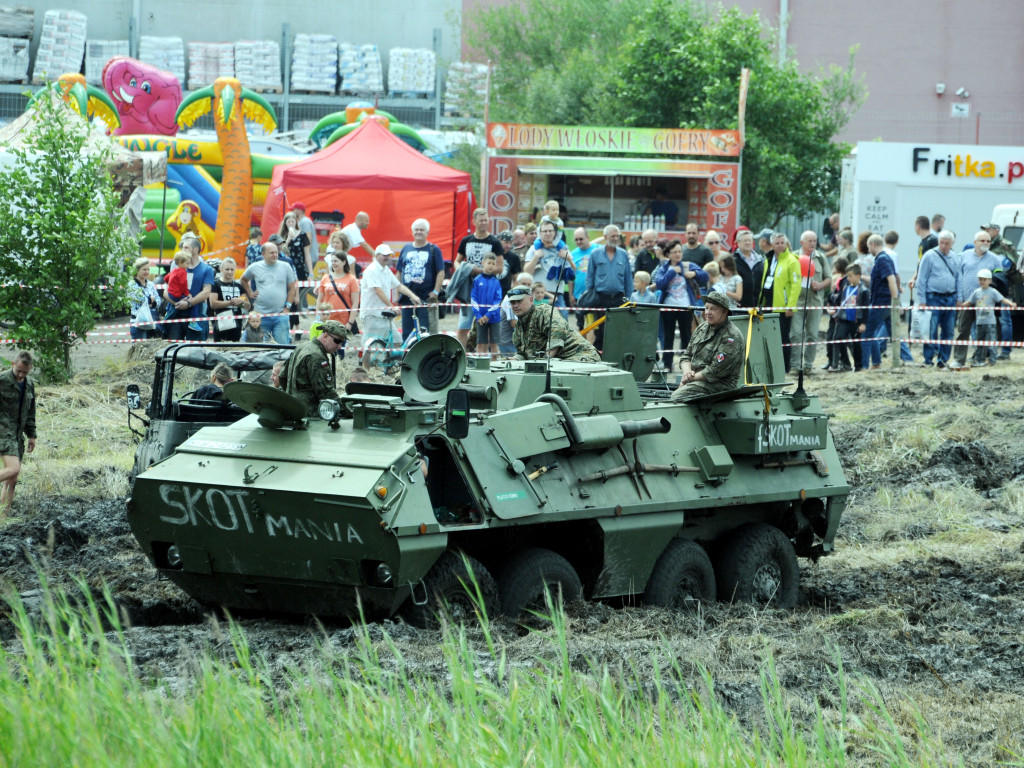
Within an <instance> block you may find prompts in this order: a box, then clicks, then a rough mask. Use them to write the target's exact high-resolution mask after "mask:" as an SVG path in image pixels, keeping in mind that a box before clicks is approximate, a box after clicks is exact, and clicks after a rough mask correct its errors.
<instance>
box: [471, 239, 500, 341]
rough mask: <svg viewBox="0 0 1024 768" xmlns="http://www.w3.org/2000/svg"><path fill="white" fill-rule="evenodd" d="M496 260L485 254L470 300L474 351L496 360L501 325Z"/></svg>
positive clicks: (491, 254)
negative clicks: (481, 270)
mask: <svg viewBox="0 0 1024 768" xmlns="http://www.w3.org/2000/svg"><path fill="white" fill-rule="evenodd" d="M497 267H498V258H497V257H496V256H495V255H494V254H493V253H488V254H486V255H485V256H484V257H483V259H482V260H481V262H480V268H481V269H483V274H480V275H477V276H476V279H474V280H473V290H472V291H471V294H470V300H471V302H472V305H473V315H474V316H475V317H476V325H477V328H476V350H477V352H480V353H482V354H490V356H491V359H492V360H497V359H498V327H499V325H500V324H501V283H500V282H499V281H498V278H497V276H496V275H495V274H494V271H495V269H497Z"/></svg>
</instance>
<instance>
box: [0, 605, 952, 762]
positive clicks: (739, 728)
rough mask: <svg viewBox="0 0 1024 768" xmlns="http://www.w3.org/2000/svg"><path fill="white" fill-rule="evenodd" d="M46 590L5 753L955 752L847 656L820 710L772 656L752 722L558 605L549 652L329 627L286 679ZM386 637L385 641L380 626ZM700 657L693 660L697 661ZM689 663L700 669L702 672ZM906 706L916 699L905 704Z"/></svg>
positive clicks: (756, 758) (235, 652) (463, 756)
mask: <svg viewBox="0 0 1024 768" xmlns="http://www.w3.org/2000/svg"><path fill="white" fill-rule="evenodd" d="M83 595H84V597H83V598H82V599H80V600H78V601H76V602H73V601H71V600H69V599H68V598H67V597H65V596H62V595H55V596H50V597H47V598H45V603H44V606H43V609H42V612H41V618H37V619H35V620H33V619H32V618H30V616H29V614H28V612H27V611H26V608H25V606H24V605H23V604H22V603H21V602H20V601H19V600H18V599H17V598H12V599H10V608H11V612H12V613H11V615H12V618H13V621H14V623H15V625H16V632H17V640H16V641H14V642H8V643H6V644H5V645H4V647H3V648H2V649H0V765H5V766H28V765H31V766H47V765H55V766H68V765H76V766H94V765H95V766H109V765H118V766H134V765H146V766H149V765H153V766H161V768H172V767H173V766H210V765H232V766H234V765H238V766H246V767H247V768H250V767H251V766H263V765H274V766H284V765H286V766H306V765H345V766H363V765H367V766H382V765H383V766H406V765H408V766H416V767H417V768H424V767H428V766H466V767H467V768H470V767H471V768H479V767H480V766H491V765H494V766H513V765H514V766H519V765H529V766H534V765H536V766H576V765H580V766H583V765H636V766H647V765H652V766H690V765H695V766H696V765H702V766H703V765H720V766H738V765H748V766H763V765H778V766H783V765H785V766H809V765H845V764H847V763H850V764H873V765H877V764H885V765H931V764H944V765H945V764H949V763H950V762H951V761H952V759H951V757H950V756H949V755H948V754H946V753H945V750H944V749H943V748H942V745H941V744H940V743H938V742H937V740H936V739H935V737H934V736H932V735H931V733H930V731H929V729H928V726H927V724H926V723H925V722H924V720H923V718H922V717H921V716H920V715H919V714H917V715H914V716H913V717H912V718H911V721H910V722H897V721H896V720H895V719H894V718H893V716H891V715H890V714H889V708H888V707H887V706H886V703H885V702H884V701H883V700H882V697H881V695H880V694H879V693H878V692H877V691H876V690H875V689H874V688H873V687H871V686H870V685H869V684H867V683H864V682H861V681H853V682H851V680H850V679H849V678H848V676H847V675H846V673H844V671H843V668H842V664H841V662H840V661H839V660H838V659H835V665H834V670H833V671H832V678H831V679H832V685H831V686H830V690H827V691H823V692H822V700H824V701H825V702H826V704H825V705H824V706H818V707H817V710H816V711H817V719H816V720H812V721H806V719H805V720H801V719H799V718H798V717H796V716H794V714H793V713H792V711H791V710H790V708H789V706H788V705H787V696H786V693H785V690H784V688H783V686H782V685H781V684H780V682H779V679H778V677H777V676H776V674H775V669H774V665H773V662H772V660H771V657H770V655H769V657H768V661H767V662H766V663H765V664H764V665H763V667H762V669H761V672H760V699H761V701H760V707H759V708H758V707H756V706H755V707H754V708H753V712H754V715H750V714H749V712H748V714H747V715H746V719H747V720H750V722H745V723H744V722H741V721H740V720H739V719H738V718H737V716H736V715H734V714H731V713H730V712H729V711H728V709H727V708H726V707H725V706H724V705H723V704H722V703H721V702H720V701H719V699H718V697H717V696H716V693H715V683H714V681H713V680H712V679H711V677H710V675H708V674H707V673H703V674H702V675H699V676H697V677H696V678H693V676H692V675H689V674H686V673H684V670H683V667H684V664H681V663H679V662H677V660H675V659H664V662H663V664H662V665H661V671H660V673H658V674H656V675H655V676H654V677H652V678H649V679H648V678H644V677H642V676H641V675H640V674H638V673H637V672H636V671H635V670H632V671H630V670H629V668H628V666H627V669H626V671H621V670H613V669H611V668H609V667H607V666H598V665H595V664H593V663H591V662H590V661H589V660H588V659H586V658H578V657H577V656H576V655H574V653H573V652H572V651H571V643H570V642H569V638H568V632H567V628H566V623H565V619H564V615H563V614H561V613H560V612H557V611H551V612H550V616H548V617H547V618H548V620H547V622H545V625H544V628H543V629H535V630H532V631H534V632H536V633H538V635H539V637H541V638H542V639H543V644H542V651H541V652H540V653H539V654H538V655H537V656H536V657H535V658H534V659H531V661H530V662H529V663H527V664H522V663H520V664H518V665H513V664H511V663H510V662H509V660H508V659H507V658H506V656H505V654H504V652H503V650H502V642H501V639H500V637H499V636H498V635H497V634H496V633H495V631H494V628H493V627H492V626H491V625H490V624H489V623H488V621H487V620H486V617H483V618H482V620H481V623H480V625H479V626H473V627H468V628H467V627H463V626H452V625H444V626H443V629H442V632H441V633H440V637H439V645H438V648H437V659H436V664H435V665H432V666H430V667H427V666H424V665H422V664H421V665H420V666H417V667H413V666H412V665H407V664H406V663H405V662H404V659H403V657H402V653H401V650H400V648H399V645H398V644H397V643H396V642H395V641H393V640H392V639H391V638H390V637H389V636H388V635H387V633H386V632H383V631H382V630H381V628H380V627H372V628H365V627H361V628H358V629H357V630H356V637H357V642H356V643H355V646H354V650H350V652H348V653H346V654H344V655H341V654H339V653H338V652H337V651H336V650H333V651H332V649H331V643H330V642H324V643H322V644H321V647H320V651H319V653H316V654H314V655H313V656H314V657H313V658H310V659H309V660H308V662H307V663H306V664H304V665H303V666H301V667H297V668H295V669H292V670H291V671H290V673H288V674H287V675H286V676H285V678H284V679H282V678H281V676H280V675H277V677H276V678H275V676H274V674H272V672H271V671H270V668H269V665H268V664H266V663H265V662H264V660H263V659H261V658H259V657H258V656H255V655H253V654H252V653H251V651H250V648H249V646H248V643H247V641H246V637H245V634H244V632H243V631H242V630H241V629H240V628H239V626H238V625H235V624H231V623H229V625H228V627H227V630H226V633H227V636H228V637H229V638H230V647H229V652H228V653H226V654H225V653H223V652H221V653H212V652H211V653H208V654H203V655H201V656H198V657H195V658H193V659H191V660H183V661H182V664H181V674H180V676H178V677H176V678H175V679H174V680H173V681H168V680H160V679H152V678H148V677H146V676H145V675H143V674H141V671H140V670H139V669H138V668H136V666H135V665H134V663H133V660H132V653H131V647H130V642H129V641H128V639H127V635H126V632H125V630H124V629H123V627H122V624H121V622H120V621H119V618H118V614H117V610H116V608H115V607H114V605H113V603H112V601H111V600H110V598H109V597H107V598H106V600H105V602H102V601H101V602H100V603H97V602H96V601H94V600H92V599H90V598H89V596H88V592H87V591H86V590H85V589H83ZM374 638H376V639H374ZM685 666H688V665H685ZM688 679H689V682H687V681H688ZM901 704H903V706H901V707H900V711H901V712H907V711H908V709H909V711H911V712H916V710H915V709H914V708H913V707H912V705H910V706H909V707H908V705H907V703H906V702H901Z"/></svg>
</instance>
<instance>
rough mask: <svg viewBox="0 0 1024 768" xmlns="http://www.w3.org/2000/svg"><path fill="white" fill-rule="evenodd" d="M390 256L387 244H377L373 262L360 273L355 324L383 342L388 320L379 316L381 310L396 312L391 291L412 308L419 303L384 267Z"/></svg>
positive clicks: (389, 270)
mask: <svg viewBox="0 0 1024 768" xmlns="http://www.w3.org/2000/svg"><path fill="white" fill-rule="evenodd" d="M393 255H394V251H392V250H391V246H390V245H388V244H387V243H381V244H380V245H378V246H377V248H376V250H374V252H373V262H372V263H371V264H370V266H368V267H367V268H366V269H364V270H363V279H362V280H360V281H359V307H360V310H361V311H360V314H359V322H360V323H361V324H362V327H363V333H365V334H366V335H367V336H376V337H377V338H380V339H383V338H385V337H386V336H387V335H388V333H389V331H390V330H391V319H390V318H387V317H383V316H382V313H383V312H384V310H385V309H391V310H395V311H396V312H397V311H398V310H397V307H398V305H397V304H395V302H394V299H393V293H392V292H393V291H398V292H399V293H401V294H404V295H406V296H408V297H409V299H410V300H411V301H412V303H413V305H415V306H419V305H420V304H422V303H423V301H422V299H420V297H419V296H417V295H416V294H415V293H413V292H412V291H411V290H410V289H409V288H407V287H406V286H404V285H402V283H401V282H400V281H399V280H398V278H397V277H395V274H394V272H392V271H391V269H390V268H389V267H388V260H389V259H390V258H391V257H392V256H393Z"/></svg>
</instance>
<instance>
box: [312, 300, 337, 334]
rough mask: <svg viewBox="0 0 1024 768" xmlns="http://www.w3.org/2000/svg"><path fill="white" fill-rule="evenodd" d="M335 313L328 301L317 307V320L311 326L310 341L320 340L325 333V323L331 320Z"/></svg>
mask: <svg viewBox="0 0 1024 768" xmlns="http://www.w3.org/2000/svg"><path fill="white" fill-rule="evenodd" d="M333 311H334V307H333V306H331V305H330V304H328V303H327V302H326V301H325V302H322V303H320V304H317V305H316V320H314V321H313V323H312V325H310V326H309V340H310V341H312V340H313V339H318V338H320V334H322V333H323V332H324V323H326V322H327V321H328V320H330V319H331V312H333Z"/></svg>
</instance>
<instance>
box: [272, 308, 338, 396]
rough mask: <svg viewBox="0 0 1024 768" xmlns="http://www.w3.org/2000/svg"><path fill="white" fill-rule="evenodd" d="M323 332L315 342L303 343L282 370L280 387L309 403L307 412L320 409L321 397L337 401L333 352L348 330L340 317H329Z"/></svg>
mask: <svg viewBox="0 0 1024 768" xmlns="http://www.w3.org/2000/svg"><path fill="white" fill-rule="evenodd" d="M321 331H322V333H321V334H320V335H319V336H318V337H317V338H315V339H313V340H312V341H307V342H306V343H305V344H301V345H300V346H299V347H298V349H296V350H295V352H294V353H293V354H292V356H291V357H289V358H288V361H287V362H286V363H285V364H284V368H282V369H281V373H280V375H279V381H280V382H281V388H282V389H283V390H284V391H285V392H287V393H288V394H289V395H292V396H293V397H296V398H298V399H299V400H301V401H302V402H303V403H305V405H306V412H307V413H308V414H309V415H313V414H315V413H316V412H317V408H318V407H319V405H320V401H321V400H337V399H338V392H337V390H335V388H334V376H333V375H332V374H331V355H333V354H334V353H335V352H337V351H338V349H339V348H340V347H341V344H342V342H344V341H345V339H347V338H348V336H349V333H348V329H347V328H345V326H344V325H342V324H341V323H339V322H338V321H337V320H328V321H327V322H325V323H324V324H323V326H322V328H321Z"/></svg>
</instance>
